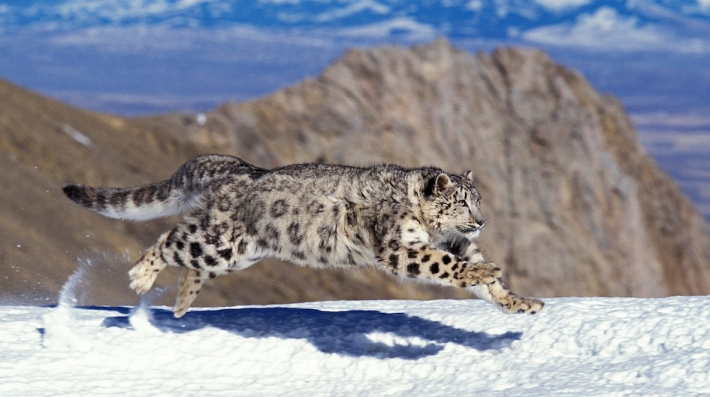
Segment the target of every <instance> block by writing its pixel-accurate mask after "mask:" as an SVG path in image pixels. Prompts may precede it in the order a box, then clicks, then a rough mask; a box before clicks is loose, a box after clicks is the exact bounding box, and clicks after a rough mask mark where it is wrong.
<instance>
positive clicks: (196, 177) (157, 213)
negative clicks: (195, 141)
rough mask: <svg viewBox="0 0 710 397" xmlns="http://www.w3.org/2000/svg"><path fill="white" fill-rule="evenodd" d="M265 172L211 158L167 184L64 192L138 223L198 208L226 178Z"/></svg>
mask: <svg viewBox="0 0 710 397" xmlns="http://www.w3.org/2000/svg"><path fill="white" fill-rule="evenodd" d="M262 171H263V170H261V169H259V168H256V167H254V166H252V165H251V164H249V163H246V162H244V161H242V160H241V159H239V158H236V157H231V156H222V155H215V154H210V155H206V156H200V157H197V158H195V159H193V160H190V161H188V162H187V163H185V164H183V166H182V167H180V169H179V170H178V171H177V172H176V173H175V174H174V175H173V176H172V177H171V178H170V179H168V180H167V181H163V182H158V183H155V184H152V185H145V186H138V187H131V188H103V187H91V186H84V185H67V186H64V188H63V189H62V190H63V191H64V194H66V195H67V197H69V198H70V199H71V200H72V201H74V202H75V203H77V204H79V205H81V206H84V207H86V208H89V209H91V210H94V211H96V212H98V213H100V214H101V215H104V216H107V217H109V218H119V219H131V220H136V221H141V220H147V219H153V218H160V217H164V216H169V215H175V214H179V213H181V212H184V211H187V210H188V209H190V208H192V207H194V206H195V205H197V203H198V201H199V199H200V197H201V196H202V195H203V193H204V192H205V191H206V190H207V187H208V185H209V184H210V182H213V181H215V180H217V179H220V178H222V177H225V176H227V175H239V174H247V175H251V174H254V173H260V172H262Z"/></svg>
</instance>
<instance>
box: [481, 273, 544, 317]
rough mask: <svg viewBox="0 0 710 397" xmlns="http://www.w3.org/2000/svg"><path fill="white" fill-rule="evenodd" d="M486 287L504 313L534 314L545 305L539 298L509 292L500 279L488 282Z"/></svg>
mask: <svg viewBox="0 0 710 397" xmlns="http://www.w3.org/2000/svg"><path fill="white" fill-rule="evenodd" d="M488 289H489V291H490V294H491V297H492V298H493V300H494V302H495V303H497V304H498V306H500V308H501V309H502V310H503V311H504V312H506V313H527V314H535V313H537V312H539V311H540V310H542V308H543V307H545V303H544V302H543V301H541V300H539V299H535V298H527V297H524V296H518V295H516V294H514V293H512V292H510V291H509V290H508V289H507V288H506V286H505V285H504V284H503V283H502V282H501V281H500V280H496V282H494V283H492V284H488Z"/></svg>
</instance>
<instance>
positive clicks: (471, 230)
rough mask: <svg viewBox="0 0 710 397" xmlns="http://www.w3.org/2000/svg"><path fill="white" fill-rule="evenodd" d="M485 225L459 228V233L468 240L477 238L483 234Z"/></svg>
mask: <svg viewBox="0 0 710 397" xmlns="http://www.w3.org/2000/svg"><path fill="white" fill-rule="evenodd" d="M481 229H483V224H480V225H476V226H467V227H460V228H458V230H459V232H460V233H461V234H463V235H464V236H466V237H468V238H476V237H478V235H479V234H480V233H481Z"/></svg>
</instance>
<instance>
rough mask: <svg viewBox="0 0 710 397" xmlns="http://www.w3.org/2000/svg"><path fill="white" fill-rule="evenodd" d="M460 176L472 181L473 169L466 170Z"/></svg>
mask: <svg viewBox="0 0 710 397" xmlns="http://www.w3.org/2000/svg"><path fill="white" fill-rule="evenodd" d="M461 176H462V177H464V178H466V179H468V180H469V181H471V182H473V171H466V172H464V173H463V174H461Z"/></svg>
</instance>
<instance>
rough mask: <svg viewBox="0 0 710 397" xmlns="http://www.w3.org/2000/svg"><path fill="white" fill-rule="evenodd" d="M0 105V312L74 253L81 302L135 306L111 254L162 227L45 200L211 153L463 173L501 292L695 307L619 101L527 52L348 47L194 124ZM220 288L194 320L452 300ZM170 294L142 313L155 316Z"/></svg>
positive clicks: (8, 90)
mask: <svg viewBox="0 0 710 397" xmlns="http://www.w3.org/2000/svg"><path fill="white" fill-rule="evenodd" d="M0 97H3V98H4V99H3V100H2V101H0V132H2V133H1V134H0V150H1V152H2V153H3V155H2V157H0V161H2V162H3V163H4V164H3V168H4V169H11V170H13V172H10V173H3V174H2V175H0V178H2V179H3V180H2V181H1V182H2V185H3V186H8V187H9V188H8V189H3V192H2V193H0V194H1V195H2V197H0V203H2V205H1V206H0V212H2V213H3V219H5V220H6V221H5V222H4V223H3V226H2V227H0V237H1V238H2V240H3V241H5V243H4V244H3V246H2V248H0V249H1V250H2V251H0V254H1V255H2V262H0V267H2V268H3V273H4V274H5V275H8V277H7V278H6V279H5V280H2V278H0V288H2V291H3V295H2V296H3V297H4V298H5V299H8V297H13V296H17V291H25V292H23V293H24V294H27V293H28V292H27V291H28V287H27V286H29V285H30V284H32V287H31V288H29V290H30V291H34V292H33V294H35V295H38V296H52V295H51V294H53V293H56V291H57V290H58V287H59V286H60V285H61V283H62V282H63V280H65V279H66V277H67V276H68V274H69V273H71V271H72V270H73V269H74V268H75V267H76V266H77V265H76V259H75V258H77V257H79V258H82V261H84V262H86V261H87V260H91V261H93V265H91V266H88V265H83V266H84V268H86V272H87V274H89V275H92V274H93V275H94V276H91V277H90V276H87V280H89V279H91V280H93V281H92V282H91V286H90V287H88V286H87V288H86V289H87V291H89V292H87V294H88V295H89V296H88V297H87V298H86V299H87V302H88V303H95V302H96V301H99V302H101V303H110V304H117V303H121V302H126V303H134V302H135V300H136V299H135V297H132V296H131V295H130V291H129V290H128V288H127V277H126V276H125V272H124V270H127V269H128V268H129V266H130V264H129V261H128V260H126V259H125V258H122V257H121V255H122V254H123V252H125V251H126V250H128V251H129V252H130V255H131V256H132V259H133V260H135V259H137V257H138V255H139V253H140V251H141V250H142V249H145V248H147V247H148V246H149V245H150V244H152V242H153V241H154V239H155V238H156V237H157V235H158V234H159V233H160V231H163V230H166V229H167V228H169V227H170V224H171V223H172V222H174V220H171V219H168V220H161V221H156V222H148V223H129V222H121V221H114V220H108V219H103V218H101V217H99V216H98V215H95V214H90V213H88V212H87V211H83V210H82V209H81V208H77V207H74V206H72V205H71V203H69V202H68V200H64V198H63V197H61V196H60V195H59V187H60V186H61V185H62V184H64V183H68V182H80V183H85V184H96V185H112V186H129V185H136V184H143V183H149V182H155V181H158V180H161V179H164V178H167V177H168V176H169V175H170V174H171V173H172V172H174V171H175V170H176V169H177V168H178V167H179V165H180V164H181V163H182V162H184V161H186V160H188V159H189V158H192V157H194V156H196V155H198V154H201V153H210V152H217V153H224V154H232V155H237V156H239V157H241V158H243V159H245V160H246V161H249V162H251V163H253V164H255V165H258V166H262V167H275V166H279V165H285V164H290V163H296V162H312V161H318V162H334V163H344V164H353V165H367V164H372V163H380V162H391V163H397V164H401V165H404V166H418V165H435V166H439V167H442V168H444V169H447V170H450V171H452V172H461V171H464V170H468V169H471V170H473V171H474V173H475V175H476V180H477V184H478V186H479V188H480V190H481V193H482V195H483V207H484V211H485V212H486V213H487V214H488V217H489V219H490V220H489V222H488V224H487V227H486V230H485V231H484V233H483V235H482V237H481V240H482V241H481V243H482V246H483V247H484V249H485V250H486V252H487V253H488V254H489V256H490V257H491V258H492V259H493V260H495V261H496V262H497V263H498V264H499V265H501V267H503V268H504V271H505V279H506V281H507V282H508V283H509V284H510V285H511V287H512V288H513V289H514V290H516V291H519V292H520V293H524V294H530V295H536V296H541V297H545V296H579V295H610V296H666V295H675V294H707V293H708V291H710V238H709V237H708V234H707V226H706V224H705V222H704V220H703V219H702V218H701V217H700V215H698V213H697V211H696V210H695V209H694V208H693V207H692V205H691V204H690V202H689V201H688V200H687V199H686V198H685V197H684V196H683V195H682V194H681V193H680V192H679V190H678V189H677V187H676V186H675V185H674V183H673V182H672V180H670V178H669V177H668V176H666V175H665V174H664V173H663V172H661V171H660V170H659V169H658V167H657V166H656V164H655V163H654V162H653V161H652V160H651V159H650V158H649V157H648V156H647V155H646V154H645V153H644V151H643V149H642V147H641V146H640V144H639V142H638V140H637V138H636V135H635V132H634V129H633V126H632V124H631V122H630V121H629V119H628V117H627V116H626V114H625V112H624V110H623V108H622V107H621V105H620V104H619V103H618V102H617V101H616V100H615V99H614V98H612V97H609V96H605V95H600V94H599V93H597V92H596V91H595V90H594V89H593V88H592V87H591V86H589V84H588V83H587V82H586V81H585V80H584V79H583V78H582V77H581V76H580V75H579V74H577V73H575V72H572V71H569V70H567V69H565V68H563V67H561V66H559V65H556V64H554V63H553V62H552V61H551V60H550V59H549V58H548V57H547V56H546V55H545V54H543V53H541V52H539V51H535V50H521V49H514V48H501V49H498V50H496V51H495V52H494V53H493V54H491V55H486V54H482V53H481V54H478V55H476V56H472V55H470V54H468V53H465V52H462V51H459V50H457V49H455V48H452V47H451V46H450V44H449V43H448V42H447V41H445V40H438V41H436V42H434V43H432V44H430V45H427V46H420V47H414V48H411V49H404V48H400V47H394V46H391V47H379V48H375V49H370V50H352V51H349V52H348V53H347V54H346V55H345V56H344V57H343V58H342V59H340V60H338V61H336V62H335V63H333V64H332V65H331V66H330V67H328V68H327V69H326V70H325V71H324V72H323V73H322V75H320V76H319V77H317V78H315V79H309V80H306V81H303V82H301V83H299V84H296V85H294V86H292V87H289V88H286V89H283V90H280V91H278V92H276V93H274V94H272V95H269V96H267V97H264V98H261V99H258V100H254V101H250V102H245V103H242V104H235V103H226V104H224V105H222V106H220V107H219V108H217V109H215V110H214V111H212V112H210V113H209V114H207V118H206V122H205V123H202V122H200V123H198V122H197V121H198V120H196V119H195V118H194V117H193V116H189V115H164V116H155V117H149V118H142V119H122V118H117V117H112V116H106V115H100V114H92V113H87V112H83V111H80V110H77V109H72V108H69V107H66V106H64V105H61V104H59V103H57V102H54V101H51V100H48V99H45V98H41V97H39V96H36V95H32V94H28V93H26V92H24V91H23V90H21V89H19V88H17V87H13V86H10V85H7V84H3V85H1V86H0ZM77 133H78V135H77ZM82 136H84V137H85V138H86V139H83V138H82ZM87 140H88V141H87ZM82 142H83V143H82ZM33 167H37V168H33ZM17 208H23V209H22V210H19V211H18V210H17ZM25 208H31V210H29V211H27V210H26V209H25ZM84 236H89V237H84ZM18 245H19V246H22V247H17V246H18ZM85 250H89V253H87V251H85ZM92 250H93V251H97V252H100V254H94V253H90V251H92ZM62 251H64V252H62ZM107 252H108V253H110V254H106V253H107ZM15 267H17V269H16V268H15ZM106 269H108V270H106ZM216 281H217V282H215V283H213V284H212V285H211V286H210V287H208V288H206V290H205V292H204V293H203V294H201V296H200V298H199V299H198V301H197V302H196V303H197V305H200V304H202V305H224V304H238V303H276V302H293V301H300V300H319V299H375V298H421V299H427V298H442V297H464V296H466V295H465V294H461V293H460V292H459V291H456V290H454V289H446V288H438V287H428V286H421V285H414V284H408V283H399V282H397V281H394V280H391V279H389V278H388V277H385V276H383V275H381V274H379V273H377V272H374V271H365V272H353V273H349V274H345V273H341V272H335V271H314V270H311V269H308V268H300V267H297V266H294V265H290V264H283V263H267V264H261V265H256V266H255V267H254V268H252V269H248V270H246V271H243V272H239V273H238V274H236V275H233V276H230V277H224V278H220V279H218V280H216ZM161 282H162V285H170V284H171V283H172V282H173V281H172V280H169V277H167V278H165V280H163V281H161ZM33 283H39V284H33ZM23 284H24V285H23ZM23 288H24V289H23ZM158 295H160V294H158ZM173 296H174V291H167V292H166V293H163V294H162V297H156V299H157V301H159V302H163V301H164V302H165V303H167V304H169V303H170V301H171V300H172V298H173ZM161 299H162V301H161Z"/></svg>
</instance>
